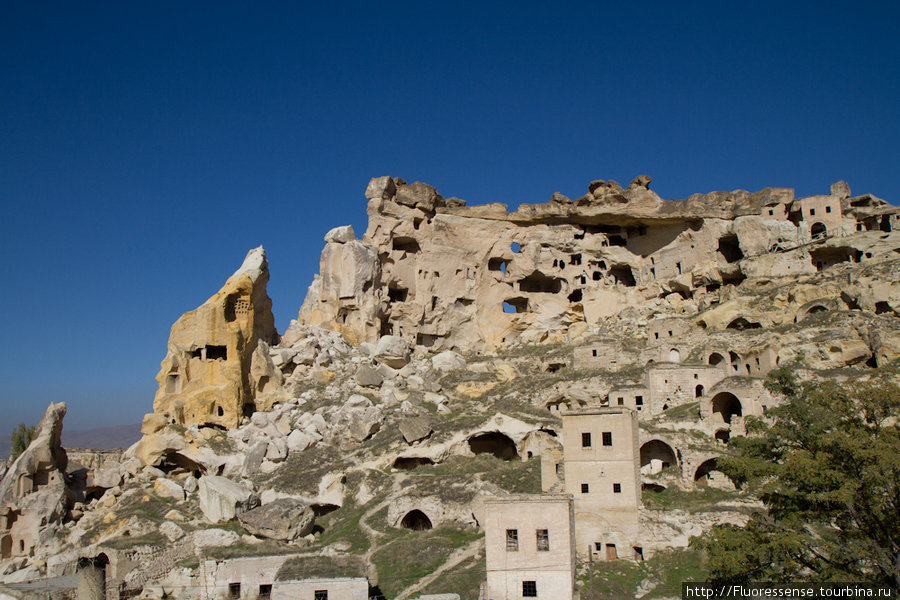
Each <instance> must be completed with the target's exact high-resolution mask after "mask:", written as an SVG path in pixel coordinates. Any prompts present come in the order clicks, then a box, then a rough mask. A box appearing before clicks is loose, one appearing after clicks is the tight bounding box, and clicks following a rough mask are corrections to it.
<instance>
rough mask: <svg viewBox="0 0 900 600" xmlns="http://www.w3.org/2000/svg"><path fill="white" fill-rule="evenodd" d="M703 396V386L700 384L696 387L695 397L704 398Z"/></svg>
mask: <svg viewBox="0 0 900 600" xmlns="http://www.w3.org/2000/svg"><path fill="white" fill-rule="evenodd" d="M702 397H703V386H702V385H698V386H697V387H695V388H694V398H702Z"/></svg>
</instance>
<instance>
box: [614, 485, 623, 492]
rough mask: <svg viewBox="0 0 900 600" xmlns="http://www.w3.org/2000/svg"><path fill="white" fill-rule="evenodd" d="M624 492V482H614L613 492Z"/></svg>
mask: <svg viewBox="0 0 900 600" xmlns="http://www.w3.org/2000/svg"><path fill="white" fill-rule="evenodd" d="M621 493H622V484H621V483H614V484H613V494H621Z"/></svg>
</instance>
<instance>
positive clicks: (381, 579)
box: [372, 527, 482, 598]
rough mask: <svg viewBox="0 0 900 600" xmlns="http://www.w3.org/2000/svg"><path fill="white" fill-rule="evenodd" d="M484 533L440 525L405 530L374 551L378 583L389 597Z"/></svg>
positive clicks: (431, 570)
mask: <svg viewBox="0 0 900 600" xmlns="http://www.w3.org/2000/svg"><path fill="white" fill-rule="evenodd" d="M481 536H482V534H481V533H473V532H467V531H462V530H459V529H452V528H449V527H441V528H438V529H429V530H426V531H410V530H403V531H402V532H400V533H399V534H398V536H397V538H396V539H394V540H393V541H391V542H389V543H387V544H386V545H384V546H382V547H381V548H379V549H378V550H377V551H376V552H375V553H374V554H373V555H372V562H374V563H375V567H376V569H377V570H378V587H379V588H381V591H382V592H383V593H384V595H385V596H387V597H388V598H393V597H394V596H396V595H397V594H398V593H399V592H400V591H402V590H403V589H405V588H407V587H409V586H410V585H413V584H414V583H416V582H417V581H419V580H421V579H422V578H423V577H425V576H427V575H430V574H431V573H433V572H434V571H435V570H436V569H437V568H438V567H439V566H441V565H442V564H443V563H444V562H445V561H446V560H447V557H448V556H450V554H451V553H452V552H453V551H454V550H456V549H457V548H460V547H462V546H465V545H466V544H469V543H470V542H473V541H475V540H477V539H478V538H480V537H481Z"/></svg>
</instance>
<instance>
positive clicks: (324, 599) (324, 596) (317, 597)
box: [313, 590, 328, 600]
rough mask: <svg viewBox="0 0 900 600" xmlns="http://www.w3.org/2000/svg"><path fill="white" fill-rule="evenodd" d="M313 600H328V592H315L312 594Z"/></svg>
mask: <svg viewBox="0 0 900 600" xmlns="http://www.w3.org/2000/svg"><path fill="white" fill-rule="evenodd" d="M313 600H328V590H316V591H315V592H313Z"/></svg>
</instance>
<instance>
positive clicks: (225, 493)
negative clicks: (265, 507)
mask: <svg viewBox="0 0 900 600" xmlns="http://www.w3.org/2000/svg"><path fill="white" fill-rule="evenodd" d="M198 496H199V499H200V510H201V511H203V516H205V517H206V519H207V520H208V521H209V522H210V523H222V522H225V521H230V520H231V519H233V518H234V517H236V516H237V515H239V514H241V513H243V512H247V511H248V510H250V509H252V508H254V507H256V506H259V497H258V496H257V495H256V494H254V493H253V491H252V490H249V489H247V488H246V487H244V486H243V485H241V484H239V483H236V482H234V481H231V480H230V479H226V478H225V477H219V476H217V475H209V476H206V477H201V478H200V485H199V488H198Z"/></svg>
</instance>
